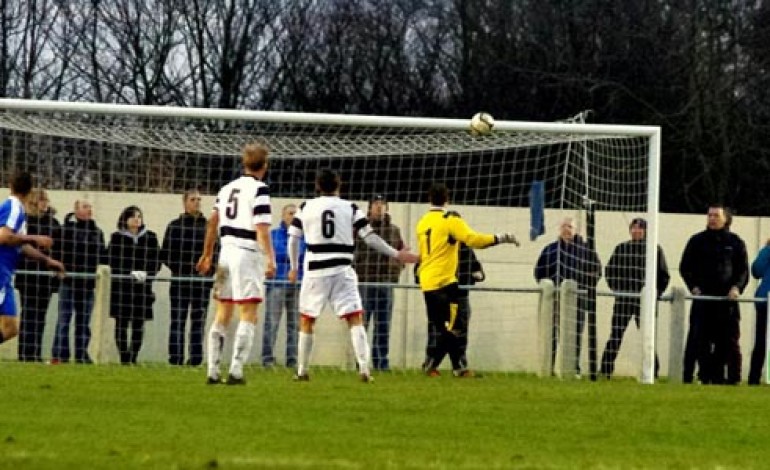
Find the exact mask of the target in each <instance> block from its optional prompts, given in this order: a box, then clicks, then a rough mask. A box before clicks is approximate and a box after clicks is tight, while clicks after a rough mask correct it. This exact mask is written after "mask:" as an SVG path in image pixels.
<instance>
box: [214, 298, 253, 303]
mask: <svg viewBox="0 0 770 470" xmlns="http://www.w3.org/2000/svg"><path fill="white" fill-rule="evenodd" d="M217 300H219V301H220V302H222V303H223V304H259V303H262V297H249V298H248V299H241V300H233V299H223V298H219V299H217Z"/></svg>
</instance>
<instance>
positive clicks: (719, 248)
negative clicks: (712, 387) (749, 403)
mask: <svg viewBox="0 0 770 470" xmlns="http://www.w3.org/2000/svg"><path fill="white" fill-rule="evenodd" d="M729 221H730V213H729V212H728V211H727V209H726V208H725V207H724V206H722V205H721V204H712V205H710V206H709V209H708V220H707V226H706V230H704V231H702V232H699V233H696V234H695V235H693V236H692V237H691V238H690V240H689V241H688V242H687V245H686V246H685V249H684V253H682V260H681V262H680V264H679V272H680V273H681V274H682V278H683V279H684V282H685V284H687V288H688V289H689V290H690V292H691V293H692V295H704V296H716V297H723V298H724V299H725V300H693V302H692V308H691V310H690V330H689V332H688V333H687V345H686V350H685V360H684V374H683V375H684V376H683V380H684V382H685V383H690V382H692V379H693V373H694V366H695V360H694V358H696V357H697V361H698V368H699V369H698V375H699V378H700V380H701V382H702V383H704V384H722V383H729V384H737V383H739V382H740V381H741V362H742V357H741V349H740V344H739V340H740V337H741V332H740V320H741V316H740V309H739V308H738V303H737V302H734V300H735V299H737V298H738V296H739V295H740V294H741V293H742V292H743V289H745V288H746V284H748V282H749V261H748V255H747V254H746V244H745V243H744V242H743V240H741V238H740V237H739V236H738V235H735V234H734V233H732V232H730V230H729V227H730V223H729ZM725 368H727V376H726V377H725Z"/></svg>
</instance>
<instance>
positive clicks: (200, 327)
mask: <svg viewBox="0 0 770 470" xmlns="http://www.w3.org/2000/svg"><path fill="white" fill-rule="evenodd" d="M210 290H211V284H210V283H206V282H200V281H198V282H196V281H172V282H171V285H170V287H169V297H170V302H171V311H170V314H171V318H170V323H169V330H168V362H169V364H173V365H182V364H184V362H185V359H184V355H185V342H186V341H185V336H186V329H187V321H188V319H189V321H190V340H189V342H188V346H189V351H188V359H187V362H188V364H190V365H193V366H197V365H200V364H201V363H202V362H203V337H204V328H205V323H206V314H207V312H208V308H209V293H210Z"/></svg>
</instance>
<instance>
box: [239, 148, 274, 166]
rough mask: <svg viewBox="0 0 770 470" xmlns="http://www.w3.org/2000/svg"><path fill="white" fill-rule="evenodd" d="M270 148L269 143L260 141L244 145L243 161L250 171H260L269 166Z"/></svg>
mask: <svg viewBox="0 0 770 470" xmlns="http://www.w3.org/2000/svg"><path fill="white" fill-rule="evenodd" d="M269 153H270V150H269V149H268V148H267V145H265V144H263V143H259V142H253V143H250V144H246V145H245V146H244V147H243V156H242V158H241V162H242V163H243V167H244V168H246V169H247V170H249V171H259V170H261V169H263V168H265V167H266V166H267V155H268V154H269Z"/></svg>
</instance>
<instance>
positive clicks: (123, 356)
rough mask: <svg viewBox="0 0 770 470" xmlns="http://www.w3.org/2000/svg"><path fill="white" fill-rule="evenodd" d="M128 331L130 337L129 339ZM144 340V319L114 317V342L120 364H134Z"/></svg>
mask: <svg viewBox="0 0 770 470" xmlns="http://www.w3.org/2000/svg"><path fill="white" fill-rule="evenodd" d="M129 332H130V336H131V339H130V340H129V338H128V337H129ZM143 340H144V320H134V319H129V318H116V319H115V344H116V345H117V347H118V352H119V353H120V363H121V364H136V358H137V356H139V351H140V350H141V349H142V341H143Z"/></svg>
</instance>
